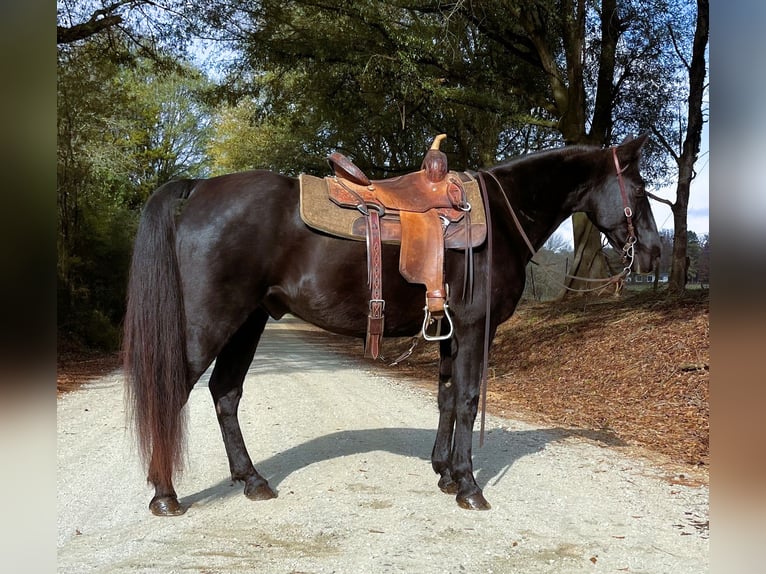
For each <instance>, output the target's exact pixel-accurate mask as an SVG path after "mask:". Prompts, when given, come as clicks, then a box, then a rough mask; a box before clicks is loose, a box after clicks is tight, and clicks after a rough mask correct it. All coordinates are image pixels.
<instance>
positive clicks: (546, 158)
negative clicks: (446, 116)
mask: <svg viewBox="0 0 766 574" xmlns="http://www.w3.org/2000/svg"><path fill="white" fill-rule="evenodd" d="M561 158H562V155H561V154H560V153H558V150H557V152H543V153H539V154H533V155H531V156H526V157H524V158H521V159H520V160H517V161H515V162H511V163H509V164H506V165H503V166H499V167H498V169H497V170H496V171H495V175H496V176H497V178H498V180H499V181H500V183H501V184H502V186H503V190H502V192H503V193H505V196H506V197H507V198H508V202H509V203H510V204H511V207H512V208H513V210H514V212H515V213H516V216H517V218H518V219H519V223H520V224H521V227H522V228H523V230H524V233H525V234H526V235H527V237H528V238H529V240H530V242H531V243H532V245H533V246H534V248H535V249H539V248H540V247H542V245H543V244H544V243H545V241H546V240H547V239H548V238H549V237H550V236H551V234H552V233H553V232H554V231H556V229H557V228H558V226H559V225H561V223H562V222H563V221H564V220H565V219H566V218H567V217H569V216H570V215H572V208H573V206H574V205H575V204H576V203H577V191H578V190H579V189H581V188H582V186H584V185H585V184H586V181H585V180H584V178H583V175H582V174H583V173H584V172H585V170H583V169H577V168H576V165H572V164H571V162H567V163H564V162H563V161H562V159H561ZM500 202H501V203H502V204H503V205H502V211H503V212H504V217H505V218H506V219H508V220H511V219H512V216H511V215H510V214H509V213H507V212H508V209H507V206H506V205H505V201H504V200H502V198H501V199H500ZM509 225H510V227H511V228H513V229H515V228H516V227H517V225H516V223H514V222H513V221H509Z"/></svg>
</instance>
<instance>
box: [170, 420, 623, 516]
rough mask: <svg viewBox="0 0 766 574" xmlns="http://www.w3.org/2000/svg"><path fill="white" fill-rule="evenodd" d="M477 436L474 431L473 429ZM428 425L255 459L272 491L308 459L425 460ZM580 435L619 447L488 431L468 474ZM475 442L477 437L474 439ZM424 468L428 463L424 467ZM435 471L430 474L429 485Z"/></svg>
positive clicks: (498, 474)
mask: <svg viewBox="0 0 766 574" xmlns="http://www.w3.org/2000/svg"><path fill="white" fill-rule="evenodd" d="M477 434H478V433H477ZM435 436H436V434H435V430H434V429H422V428H377V429H364V430H348V431H339V432H335V433H331V434H328V435H325V436H321V437H318V438H315V439H312V440H309V441H307V442H304V443H302V444H299V445H296V446H294V447H292V448H289V449H287V450H285V451H282V452H279V453H276V454H274V455H273V456H271V457H269V458H267V459H264V460H262V461H257V462H256V463H255V466H256V468H257V469H258V472H259V473H261V475H263V476H264V477H265V478H266V479H267V480H268V481H269V484H270V486H271V487H272V488H273V489H274V490H276V491H278V490H279V485H280V483H281V482H282V481H283V480H284V479H285V478H286V477H288V476H290V475H291V474H292V473H294V472H296V471H298V470H300V469H301V468H304V467H307V466H309V465H311V464H314V463H319V462H322V461H326V460H330V459H334V458H341V457H345V456H352V455H357V454H364V453H374V452H376V451H382V452H389V453H392V454H396V455H399V456H404V457H415V458H419V459H421V460H425V461H430V453H431V449H432V446H433V441H434V439H435ZM570 437H580V438H582V439H585V440H587V441H591V442H597V443H598V444H600V445H604V446H625V445H626V443H624V442H623V441H622V440H620V439H619V438H618V437H617V436H616V435H614V434H613V433H611V432H610V431H605V430H591V429H582V428H570V429H567V428H548V429H532V430H508V429H503V428H500V429H491V430H489V431H487V433H486V440H485V443H484V446H483V447H481V448H474V449H473V467H474V476H475V477H476V481H477V483H478V484H479V486H480V487H481V488H482V489H483V488H485V487H486V486H487V485H488V484H491V485H492V486H495V485H497V484H499V483H500V482H501V481H502V479H503V477H504V476H505V474H506V473H507V472H508V470H509V469H510V468H511V467H512V466H513V464H514V463H515V462H516V461H518V460H520V459H521V458H523V457H526V456H530V455H533V454H535V453H538V452H541V451H543V450H544V449H545V448H546V446H547V445H548V444H550V443H554V442H558V441H562V440H564V439H567V438H570ZM474 443H475V445H478V440H475V441H474ZM429 466H430V465H429ZM435 483H436V475H435V474H434V487H435ZM235 495H242V488H241V487H240V485H238V484H236V483H233V481H232V480H231V479H230V478H227V479H225V480H221V481H220V482H219V483H217V484H215V485H213V486H210V487H209V488H206V489H204V490H201V491H199V492H197V493H195V494H192V495H189V496H187V497H185V498H183V499H181V500H180V502H181V504H182V505H183V506H184V507H189V506H192V505H198V504H205V503H207V502H210V501H214V500H217V499H222V498H227V497H230V496H235Z"/></svg>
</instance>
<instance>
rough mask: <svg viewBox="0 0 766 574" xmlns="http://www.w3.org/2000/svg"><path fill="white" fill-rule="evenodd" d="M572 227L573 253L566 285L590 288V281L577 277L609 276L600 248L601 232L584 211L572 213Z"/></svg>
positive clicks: (591, 285)
mask: <svg viewBox="0 0 766 574" xmlns="http://www.w3.org/2000/svg"><path fill="white" fill-rule="evenodd" d="M572 228H573V231H574V244H575V254H574V261H573V262H572V269H571V271H570V272H569V274H570V275H571V276H572V277H570V278H569V279H568V280H567V283H566V285H567V287H569V288H570V289H592V288H593V283H592V282H590V281H583V280H581V279H577V277H581V278H583V279H584V278H602V277H608V276H609V268H608V267H607V264H606V258H605V257H604V254H603V251H602V249H601V232H599V230H598V229H597V228H596V226H595V225H593V223H591V221H590V219H588V216H587V215H585V214H584V213H575V214H573V215H572ZM569 293H571V292H569Z"/></svg>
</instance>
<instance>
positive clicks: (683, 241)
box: [652, 0, 710, 293]
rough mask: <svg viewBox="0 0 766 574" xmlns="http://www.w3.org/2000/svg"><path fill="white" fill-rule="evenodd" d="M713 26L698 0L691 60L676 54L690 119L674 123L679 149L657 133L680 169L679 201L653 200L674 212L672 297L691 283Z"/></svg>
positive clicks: (703, 1)
mask: <svg viewBox="0 0 766 574" xmlns="http://www.w3.org/2000/svg"><path fill="white" fill-rule="evenodd" d="M709 25H710V7H709V3H708V0H697V16H696V27H695V31H694V41H693V43H692V52H691V60H689V59H688V57H687V55H686V54H685V53H684V52H683V50H682V48H681V46H679V45H678V43H676V54H677V56H678V58H679V59H680V60H681V61H682V62H683V65H684V68H685V69H686V71H687V73H688V77H689V82H688V85H689V89H688V98H687V105H686V111H687V118H686V125H684V122H673V123H670V124H669V125H671V126H677V128H678V133H677V134H676V135H677V140H678V141H679V142H681V143H680V150H679V146H677V145H674V144H673V143H671V142H672V141H673V140H674V139H676V138H669V137H668V136H667V135H666V134H667V132H666V131H663V130H660V129H655V130H654V133H655V135H656V136H657V137H658V138H659V139H660V141H661V142H662V145H663V146H664V147H665V149H666V150H667V152H668V153H669V154H670V155H671V157H672V158H673V160H674V161H675V163H676V166H677V169H678V183H677V185H676V200H675V202H670V201H667V200H665V199H662V198H658V197H656V196H652V197H653V198H654V199H656V200H658V201H662V202H664V203H667V204H668V205H670V209H671V211H672V212H673V228H674V230H675V234H674V237H673V264H672V267H671V270H670V284H669V291H670V292H672V293H681V292H683V291H684V289H685V288H686V282H687V280H688V274H687V260H688V253H687V251H688V248H689V245H688V228H687V210H688V206H689V194H690V190H691V182H692V180H693V179H694V177H696V173H695V170H694V164H695V163H696V161H697V157H698V154H699V151H700V141H701V139H702V126H703V124H704V115H703V101H704V94H705V88H706V83H705V79H706V76H707V64H706V56H705V54H706V52H707V45H708V35H709ZM669 31H670V33H671V36H673V37H674V38H675V33H676V30H674V29H673V28H670V30H669Z"/></svg>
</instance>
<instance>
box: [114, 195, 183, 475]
mask: <svg viewBox="0 0 766 574" xmlns="http://www.w3.org/2000/svg"><path fill="white" fill-rule="evenodd" d="M194 183H195V182H194V181H192V180H182V181H173V182H169V183H166V184H165V185H163V186H162V187H160V188H159V189H158V190H157V191H155V192H154V194H153V195H152V196H151V197H150V198H149V201H148V202H147V203H146V205H145V206H144V209H143V212H142V214H141V219H140V222H139V226H138V232H137V234H136V239H135V244H134V247H133V260H132V262H131V267H130V279H129V281H128V295H127V311H126V314H125V324H124V333H123V364H124V368H125V376H126V379H127V384H126V399H127V411H128V415H129V418H131V419H132V422H133V426H134V430H135V432H136V438H137V444H138V449H139V454H140V455H141V459H142V462H143V463H144V464H145V465H146V466H147V467H148V468H149V475H148V480H150V481H151V482H154V483H155V484H157V483H158V482H159V481H162V482H165V481H167V483H168V484H169V483H170V481H171V480H172V477H173V473H174V472H175V471H177V470H180V468H181V465H182V462H183V447H184V435H185V420H184V414H183V406H184V404H185V403H186V401H187V399H188V396H189V389H188V376H189V375H188V367H187V361H186V336H185V315H184V303H183V298H182V293H181V280H180V272H179V268H178V258H177V255H176V249H175V245H176V244H175V236H176V224H175V217H176V213H177V210H178V208H179V204H180V201H181V200H182V199H184V198H186V197H188V195H189V193H190V190H191V189H192V187H193V185H194Z"/></svg>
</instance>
